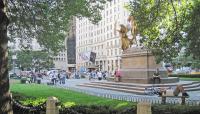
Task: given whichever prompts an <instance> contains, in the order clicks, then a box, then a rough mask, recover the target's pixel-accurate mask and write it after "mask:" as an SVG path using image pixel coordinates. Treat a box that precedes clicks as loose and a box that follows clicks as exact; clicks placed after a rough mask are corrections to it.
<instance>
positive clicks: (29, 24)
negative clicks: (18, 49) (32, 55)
mask: <svg viewBox="0 0 200 114" xmlns="http://www.w3.org/2000/svg"><path fill="white" fill-rule="evenodd" d="M4 1H5V4H4V2H3V0H0V33H1V35H0V71H1V72H0V88H1V89H0V114H8V113H9V112H11V111H12V108H11V97H10V93H9V77H8V67H7V65H8V54H7V52H8V51H7V47H8V45H7V44H8V40H9V38H8V37H7V26H8V23H9V21H8V19H9V20H10V24H9V26H8V30H9V32H8V33H9V36H10V40H13V39H14V38H21V39H22V40H27V41H29V40H31V39H32V38H35V39H37V41H38V43H39V44H40V45H41V46H43V47H44V48H46V49H47V50H49V51H50V52H57V51H58V50H59V49H60V48H62V47H63V45H64V44H63V41H64V38H65V35H66V32H68V28H69V25H70V24H69V22H70V20H71V19H72V18H73V16H76V17H80V18H81V17H86V18H89V20H91V21H92V22H94V23H96V22H98V21H99V20H100V19H101V15H100V10H101V9H103V5H104V3H105V2H106V1H107V0H4ZM5 7H6V8H5ZM4 9H6V10H4ZM6 14H7V15H6ZM25 48H26V45H25Z"/></svg>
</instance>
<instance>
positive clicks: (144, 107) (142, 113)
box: [137, 102, 152, 114]
mask: <svg viewBox="0 0 200 114" xmlns="http://www.w3.org/2000/svg"><path fill="white" fill-rule="evenodd" d="M137 114H152V112H151V104H150V103H143V102H140V103H138V104H137Z"/></svg>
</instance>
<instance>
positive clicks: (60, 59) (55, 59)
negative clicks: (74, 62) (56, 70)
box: [53, 57, 66, 61]
mask: <svg viewBox="0 0 200 114" xmlns="http://www.w3.org/2000/svg"><path fill="white" fill-rule="evenodd" d="M53 60H54V61H65V60H66V59H65V58H59V57H55V58H53Z"/></svg>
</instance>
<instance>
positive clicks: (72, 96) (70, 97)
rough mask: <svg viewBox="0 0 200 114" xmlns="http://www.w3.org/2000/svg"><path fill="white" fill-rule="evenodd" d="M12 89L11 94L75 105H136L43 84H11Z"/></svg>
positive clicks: (117, 106)
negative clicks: (50, 99) (55, 99)
mask: <svg viewBox="0 0 200 114" xmlns="http://www.w3.org/2000/svg"><path fill="white" fill-rule="evenodd" d="M10 89H11V92H16V93H20V94H22V95H24V96H31V97H36V98H40V97H42V98H47V97H49V96H55V97H57V98H58V99H59V100H60V101H61V102H74V103H75V104H82V105H93V104H94V105H106V106H111V107H113V108H123V107H131V106H133V105H134V103H132V102H125V101H119V100H112V99H105V98H101V97H96V96H91V95H87V94H82V93H79V92H74V91H70V90H66V89H61V88H55V87H52V86H47V85H43V84H19V83H11V87H10Z"/></svg>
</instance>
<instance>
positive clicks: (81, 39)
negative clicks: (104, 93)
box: [76, 0, 130, 72]
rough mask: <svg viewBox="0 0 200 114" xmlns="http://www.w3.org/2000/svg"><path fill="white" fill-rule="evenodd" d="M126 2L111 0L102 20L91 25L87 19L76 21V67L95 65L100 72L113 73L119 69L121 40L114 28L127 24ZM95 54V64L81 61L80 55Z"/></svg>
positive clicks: (123, 0)
mask: <svg viewBox="0 0 200 114" xmlns="http://www.w3.org/2000/svg"><path fill="white" fill-rule="evenodd" d="M127 3H128V0H112V1H111V2H107V3H106V4H105V7H104V8H105V9H104V10H102V12H101V14H102V20H101V21H100V22H99V23H98V24H97V25H94V24H92V23H91V22H90V21H89V20H88V19H86V18H83V19H78V18H77V20H76V38H77V39H76V67H77V69H79V68H80V67H87V66H90V65H92V64H95V65H96V66H98V67H99V69H100V70H103V71H109V72H113V71H114V70H115V69H116V67H117V66H119V67H120V60H121V58H120V56H121V54H122V50H121V40H120V36H119V33H118V32H117V31H116V28H118V27H117V26H118V25H119V24H125V25H126V24H127V18H128V16H129V14H130V13H129V12H128V10H127V9H125V8H124V6H125V5H126V4H127ZM88 52H94V53H96V59H95V62H94V63H92V62H90V61H88V60H85V59H83V57H81V56H80V55H82V53H88Z"/></svg>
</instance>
